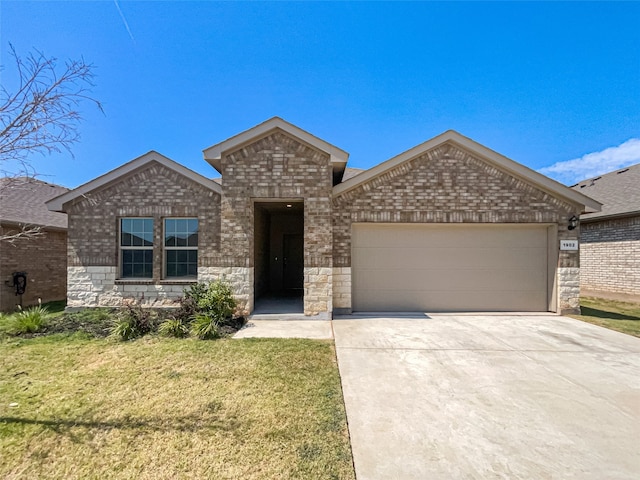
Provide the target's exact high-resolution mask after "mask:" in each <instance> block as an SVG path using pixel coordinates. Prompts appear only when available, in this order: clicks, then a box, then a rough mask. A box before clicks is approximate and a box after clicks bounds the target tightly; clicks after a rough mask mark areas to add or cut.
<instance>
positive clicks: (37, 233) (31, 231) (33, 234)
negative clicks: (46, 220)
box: [0, 225, 46, 247]
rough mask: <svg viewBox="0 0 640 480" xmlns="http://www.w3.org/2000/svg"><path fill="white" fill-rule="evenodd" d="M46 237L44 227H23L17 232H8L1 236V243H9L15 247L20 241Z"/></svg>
mask: <svg viewBox="0 0 640 480" xmlns="http://www.w3.org/2000/svg"><path fill="white" fill-rule="evenodd" d="M44 235H46V232H44V231H42V227H40V226H38V225H22V226H20V227H19V228H18V229H17V230H8V231H7V232H6V233H3V234H2V235H0V242H2V243H3V244H4V243H8V244H9V245H11V246H14V247H15V246H16V245H15V244H16V242H17V241H18V240H25V239H26V240H31V239H34V238H37V237H42V236H44Z"/></svg>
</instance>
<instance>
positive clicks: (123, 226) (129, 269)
mask: <svg viewBox="0 0 640 480" xmlns="http://www.w3.org/2000/svg"><path fill="white" fill-rule="evenodd" d="M152 277H153V218H121V219H120V278H152Z"/></svg>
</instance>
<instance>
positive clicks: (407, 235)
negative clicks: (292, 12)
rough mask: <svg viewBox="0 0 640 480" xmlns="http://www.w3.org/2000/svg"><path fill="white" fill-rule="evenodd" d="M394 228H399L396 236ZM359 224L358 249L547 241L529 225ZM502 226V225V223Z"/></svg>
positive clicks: (520, 244)
mask: <svg viewBox="0 0 640 480" xmlns="http://www.w3.org/2000/svg"><path fill="white" fill-rule="evenodd" d="M396 225H402V234H401V235H398V231H397V228H396ZM396 225H392V224H385V225H381V224H375V223H371V224H358V231H357V232H355V231H354V235H353V243H354V244H357V245H358V246H359V247H361V248H367V247H388V246H389V245H395V246H396V247H400V248H422V247H423V246H424V245H425V244H428V245H430V246H431V247H436V248H438V247H455V248H473V247H475V246H478V245H491V244H492V243H493V242H495V241H496V240H498V241H500V243H501V245H503V246H506V247H535V246H538V245H540V244H541V243H544V241H546V236H547V234H546V229H544V228H542V229H541V228H540V227H539V226H537V225H536V226H530V225H517V224H512V225H507V226H506V227H505V228H504V229H502V231H499V230H494V229H491V228H486V227H485V226H483V225H465V224H460V225H447V226H446V228H441V227H436V228H433V229H427V230H425V228H424V225H421V224H413V225H409V224H396ZM503 225H505V224H503Z"/></svg>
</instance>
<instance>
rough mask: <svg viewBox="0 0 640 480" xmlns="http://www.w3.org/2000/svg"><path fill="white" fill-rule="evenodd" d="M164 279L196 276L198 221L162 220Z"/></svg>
mask: <svg viewBox="0 0 640 480" xmlns="http://www.w3.org/2000/svg"><path fill="white" fill-rule="evenodd" d="M164 276H165V278H180V277H185V278H195V277H197V276H198V219H197V218H165V219H164Z"/></svg>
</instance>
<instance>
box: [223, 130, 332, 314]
mask: <svg viewBox="0 0 640 480" xmlns="http://www.w3.org/2000/svg"><path fill="white" fill-rule="evenodd" d="M221 173H222V178H223V183H222V190H223V200H222V206H221V217H222V221H221V229H222V233H221V257H220V259H221V263H220V265H219V266H220V267H235V268H236V269H237V268H244V269H246V271H245V275H246V276H247V277H246V278H245V279H244V280H242V279H240V278H237V277H236V279H237V281H236V283H235V284H234V287H235V288H236V289H243V290H249V292H250V293H249V294H248V295H247V296H245V295H243V296H242V297H241V298H240V301H241V302H242V303H243V310H244V311H245V312H247V313H248V312H250V311H251V310H252V307H253V305H252V303H253V284H252V283H251V282H250V279H249V276H251V277H253V269H254V268H255V258H254V202H255V201H256V200H261V201H265V200H274V199H290V200H302V201H303V203H304V312H305V314H306V315H311V316H325V317H328V316H329V315H330V313H331V311H332V290H331V267H332V245H331V239H332V235H331V189H332V187H333V183H332V182H333V180H332V178H333V169H332V166H331V163H330V160H329V155H328V154H326V153H324V152H321V151H318V150H316V149H314V148H311V147H310V146H307V145H305V144H304V143H302V142H300V141H298V140H296V139H294V138H292V137H291V136H289V135H287V134H285V133H284V132H281V131H276V132H274V133H271V134H270V135H267V136H265V137H264V138H261V139H257V140H256V141H254V142H252V143H251V144H249V145H245V146H243V147H242V148H240V149H238V150H233V151H230V152H227V153H226V154H225V155H224V156H223V159H222V172H221ZM247 285H250V288H248V289H247V287H246V286H247Z"/></svg>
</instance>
